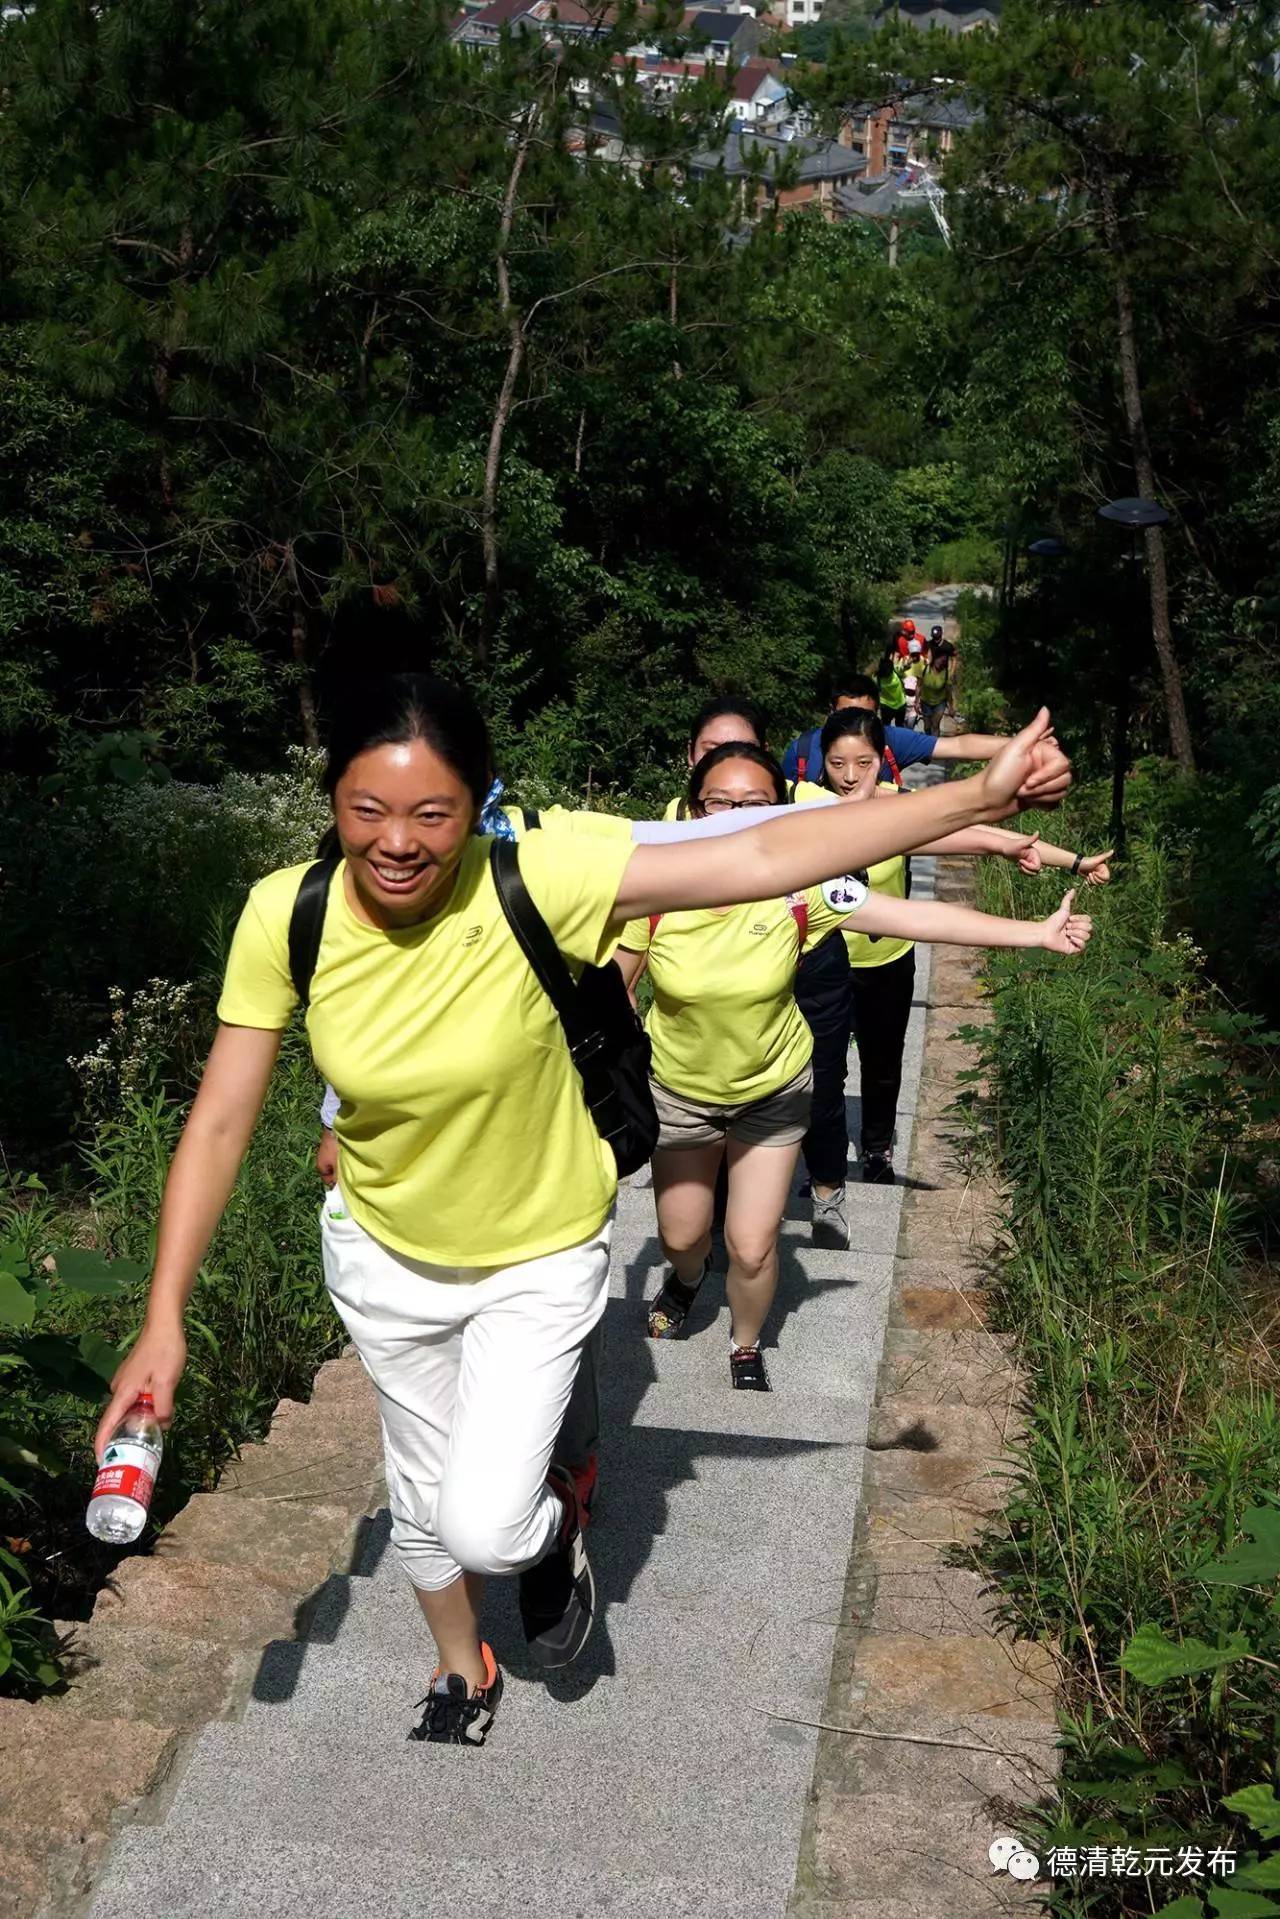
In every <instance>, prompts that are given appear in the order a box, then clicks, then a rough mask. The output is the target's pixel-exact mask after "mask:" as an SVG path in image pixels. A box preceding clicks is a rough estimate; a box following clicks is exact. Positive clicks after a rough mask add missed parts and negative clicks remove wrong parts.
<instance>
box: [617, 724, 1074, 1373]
mask: <svg viewBox="0 0 1280 1919" xmlns="http://www.w3.org/2000/svg"><path fill="white" fill-rule="evenodd" d="M786 791H787V788H786V781H785V778H784V776H783V772H782V768H781V767H780V766H779V765H778V762H777V761H776V760H775V759H773V758H772V757H771V756H770V755H769V754H768V753H766V752H764V751H763V750H762V749H761V748H759V747H755V746H749V745H744V744H726V745H724V746H719V747H716V748H715V749H714V750H713V751H712V752H710V753H708V754H706V755H705V756H704V758H702V759H701V760H699V762H698V764H697V766H696V767H695V768H694V771H693V776H692V778H691V780H690V783H689V812H690V814H691V816H693V817H694V818H699V817H700V818H715V817H717V816H724V815H727V814H731V813H737V812H738V811H739V810H740V809H754V808H757V807H768V806H774V805H777V804H779V803H781V802H782V801H784V800H785V798H786ZM852 925H857V926H858V927H860V928H865V930H866V931H867V932H868V933H870V934H871V935H873V936H876V937H881V936H888V935H894V934H899V935H904V936H907V937H913V938H918V939H926V940H930V939H937V940H950V941H954V942H957V943H960V944H965V945H988V946H1041V945H1042V946H1047V947H1049V948H1050V950H1052V951H1055V952H1063V953H1067V952H1077V951H1079V949H1080V947H1082V946H1083V945H1084V943H1085V942H1086V940H1087V939H1088V937H1089V932H1090V922H1089V921H1088V920H1087V919H1084V918H1073V917H1071V914H1070V895H1068V897H1067V900H1066V902H1065V903H1064V905H1063V907H1062V908H1061V909H1060V911H1059V912H1058V913H1057V914H1055V915H1054V917H1053V918H1052V919H1051V920H1047V921H1045V922H1043V923H1040V924H1033V923H1031V922H1022V921H1019V920H1005V919H997V918H994V917H992V916H991V915H989V914H985V913H975V912H971V911H970V910H969V909H968V908H967V907H958V906H935V905H933V904H931V903H929V902H920V901H909V900H889V899H880V898H873V897H871V895H870V894H869V892H868V888H867V885H866V882H865V876H864V875H861V874H850V875H846V876H844V877H842V878H839V879H835V880H831V881H828V882H827V883H826V884H824V885H822V886H814V887H809V888H806V889H805V890H803V891H800V892H797V893H793V894H791V895H789V896H788V897H786V898H783V899H772V900H764V901H755V902H751V903H749V904H747V905H742V906H717V907H708V908H701V907H699V908H691V909H683V910H680V911H674V912H668V913H655V914H653V915H651V916H650V917H649V918H647V919H633V920H631V921H630V922H629V924H628V925H627V927H626V929H625V931H624V932H623V935H622V941H621V950H620V951H619V952H618V954H617V955H616V959H617V964H618V965H619V966H620V967H621V969H622V974H623V977H624V979H625V980H626V981H627V983H628V984H630V983H631V981H632V980H633V979H634V978H635V976H636V974H637V973H638V971H639V968H640V964H641V960H642V958H643V957H644V956H645V955H646V954H647V956H648V960H649V974H650V978H651V980H652V983H653V993H654V999H653V1006H652V1009H651V1010H650V1013H649V1016H648V1019H647V1021H646V1025H647V1028H648V1032H649V1037H650V1040H651V1042H652V1046H653V1065H652V1082H653V1094H654V1102H655V1104H656V1106H657V1109H658V1118H659V1121H660V1124H661V1131H660V1134H659V1139H658V1147H657V1150H656V1151H655V1153H654V1156H653V1186H654V1198H655V1201H656V1204H657V1213H658V1234H659V1238H660V1239H661V1241H662V1247H663V1252H664V1255H665V1257H666V1258H667V1260H668V1261H669V1262H670V1270H669V1271H668V1273H667V1275H666V1278H665V1279H664V1280H663V1283H662V1286H661V1289H660V1290H659V1292H658V1294H657V1296H656V1298H655V1299H654V1300H653V1301H652V1302H651V1304H650V1306H649V1308H648V1328H649V1336H650V1337H651V1338H653V1339H673V1338H676V1337H678V1336H679V1334H680V1333H681V1332H682V1331H683V1328H684V1324H685V1321H686V1319H687V1318H688V1315H689V1311H690V1309H691V1307H692V1305H693V1302H694V1298H695V1296H696V1294H697V1291H698V1288H699V1286H700V1285H701V1284H702V1282H703V1280H704V1279H705V1278H706V1275H707V1271H708V1268H709V1265H710V1251H711V1221H712V1207H713V1202H714V1194H715V1185H716V1177H717V1174H718V1172H719V1169H720V1166H721V1163H722V1161H723V1162H725V1163H726V1164H727V1167H728V1183H729V1191H728V1208H727V1212H726V1216H725V1228H724V1237H725V1246H726V1249H727V1251H728V1255H729V1271H728V1277H727V1280H726V1292H727V1294H728V1301H729V1311H730V1327H729V1378H730V1382H731V1384H732V1385H733V1386H734V1387H736V1388H738V1389H741V1390H746V1391H750V1392H768V1391H770V1386H769V1379H768V1375H767V1373H766V1370H765V1365H764V1361H763V1358H762V1357H761V1353H760V1335H761V1332H762V1330H763V1327H764V1323H765V1320H766V1318H767V1317H768V1313H769V1309H770V1307H771V1306H772V1304H773V1297H774V1293H775V1291H776V1288H777V1282H778V1230H779V1228H780V1226H781V1224H782V1215H783V1211H784V1209H785V1207H786V1202H787V1196H788V1194H789V1192H790V1190H791V1182H792V1177H793V1175H794V1172H795V1165H796V1157H797V1155H798V1153H799V1150H800V1142H801V1140H802V1139H803V1138H804V1135H805V1132H806V1130H807V1128H808V1124H809V1105H810V1094H811V1090H812V1084H813V1075H812V1068H811V1056H812V1052H813V1039H812V1036H811V1034H810V1032H809V1028H808V1026H807V1025H806V1023H805V1021H804V1018H803V1016H802V1015H801V1013H800V1010H799V1008H798V1007H797V1005H796V1001H795V981H796V969H797V967H798V966H799V963H800V958H801V955H802V954H803V953H805V952H806V951H808V950H809V949H810V948H812V947H814V946H817V945H819V944H820V943H821V942H822V941H823V940H824V939H826V938H828V937H829V936H831V935H833V934H834V933H836V932H837V931H838V930H839V929H841V928H844V927H847V926H852Z"/></svg>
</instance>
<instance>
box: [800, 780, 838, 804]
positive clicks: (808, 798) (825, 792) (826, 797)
mask: <svg viewBox="0 0 1280 1919" xmlns="http://www.w3.org/2000/svg"><path fill="white" fill-rule="evenodd" d="M790 791H791V798H792V802H793V804H794V805H796V806H815V805H817V803H818V802H819V801H820V800H821V801H823V802H825V803H826V804H827V805H828V806H829V805H830V804H831V801H832V800H833V799H834V798H835V794H834V793H833V792H832V791H831V789H830V787H828V786H819V785H818V784H817V782H816V781H815V780H793V781H792V784H791V789H790Z"/></svg>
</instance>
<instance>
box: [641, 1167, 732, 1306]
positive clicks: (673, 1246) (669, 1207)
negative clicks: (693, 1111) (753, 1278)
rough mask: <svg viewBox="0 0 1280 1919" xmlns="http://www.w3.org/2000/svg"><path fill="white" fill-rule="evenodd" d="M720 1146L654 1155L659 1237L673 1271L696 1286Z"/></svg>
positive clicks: (707, 1248)
mask: <svg viewBox="0 0 1280 1919" xmlns="http://www.w3.org/2000/svg"><path fill="white" fill-rule="evenodd" d="M724 1150H725V1149H724V1146H723V1145H722V1144H721V1143H719V1142H717V1143H716V1144H715V1145H714V1146H676V1147H669V1148H667V1149H666V1150H665V1151H662V1150H659V1151H658V1152H656V1153H655V1154H654V1156H653V1198H654V1204H655V1205H656V1207H657V1209H658V1237H659V1239H660V1240H661V1241H662V1250H663V1252H664V1253H665V1254H666V1256H667V1258H668V1259H669V1260H670V1262H671V1264H672V1266H673V1268H674V1269H675V1275H676V1278H677V1279H678V1280H680V1281H681V1282H682V1283H683V1284H684V1285H686V1286H696V1285H697V1283H698V1281H699V1280H700V1279H701V1278H702V1269H703V1267H704V1266H705V1265H706V1262H707V1259H708V1257H709V1256H710V1253H711V1217H712V1209H713V1207H714V1205H715V1192H716V1173H717V1171H718V1170H719V1166H720V1161H721V1159H722V1158H723V1157H724Z"/></svg>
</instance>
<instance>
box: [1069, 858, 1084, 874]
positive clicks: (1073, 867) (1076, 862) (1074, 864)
mask: <svg viewBox="0 0 1280 1919" xmlns="http://www.w3.org/2000/svg"><path fill="white" fill-rule="evenodd" d="M1083 858H1084V854H1083V853H1077V854H1076V856H1075V858H1074V859H1073V860H1072V862H1071V871H1072V872H1073V873H1078V872H1079V871H1080V862H1081V860H1082V859H1083Z"/></svg>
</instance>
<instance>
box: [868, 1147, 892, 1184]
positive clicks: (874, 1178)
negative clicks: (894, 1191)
mask: <svg viewBox="0 0 1280 1919" xmlns="http://www.w3.org/2000/svg"><path fill="white" fill-rule="evenodd" d="M862 1179H863V1184H864V1185H866V1186H892V1185H893V1183H894V1171H893V1154H892V1153H864V1154H863V1155H862Z"/></svg>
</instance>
